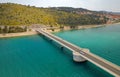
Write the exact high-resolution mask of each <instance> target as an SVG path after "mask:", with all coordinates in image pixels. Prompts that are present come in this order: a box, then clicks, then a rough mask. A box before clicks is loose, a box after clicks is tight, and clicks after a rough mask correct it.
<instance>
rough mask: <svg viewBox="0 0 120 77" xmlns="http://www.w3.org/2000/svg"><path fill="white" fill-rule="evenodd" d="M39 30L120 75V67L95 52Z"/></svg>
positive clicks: (113, 73)
mask: <svg viewBox="0 0 120 77" xmlns="http://www.w3.org/2000/svg"><path fill="white" fill-rule="evenodd" d="M36 31H37V32H39V33H41V34H42V35H44V36H46V37H48V38H50V39H52V40H55V41H57V42H59V43H60V44H62V45H64V46H66V47H67V48H69V49H71V50H72V51H76V52H79V53H80V54H81V55H82V57H84V58H85V59H87V60H89V61H90V62H92V63H94V64H95V65H97V66H99V67H100V68H102V69H104V70H105V71H107V72H109V73H111V74H112V75H114V76H116V77H120V67H119V66H117V65H115V64H113V63H111V62H109V61H107V60H105V59H103V58H101V57H99V56H96V55H95V54H93V53H90V52H84V51H82V50H81V49H80V48H78V47H77V46H75V45H73V44H70V43H68V42H67V41H64V40H63V39H61V38H59V37H57V36H55V35H52V34H50V33H47V32H45V31H43V30H40V29H39V30H36Z"/></svg>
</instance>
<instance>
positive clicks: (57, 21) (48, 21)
mask: <svg viewBox="0 0 120 77" xmlns="http://www.w3.org/2000/svg"><path fill="white" fill-rule="evenodd" d="M98 14H99V13H97V12H94V11H90V10H87V9H82V8H72V7H52V8H38V7H35V6H29V5H28V6H25V5H21V4H13V3H1V4H0V25H32V24H44V25H50V26H57V25H68V26H77V25H88V24H90V25H91V24H105V23H106V22H107V21H108V18H107V17H106V16H105V15H103V14H100V15H98Z"/></svg>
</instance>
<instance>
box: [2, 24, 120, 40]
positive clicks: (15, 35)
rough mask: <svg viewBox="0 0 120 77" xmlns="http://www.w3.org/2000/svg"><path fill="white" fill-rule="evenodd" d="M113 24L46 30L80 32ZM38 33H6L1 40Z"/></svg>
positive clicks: (50, 30)
mask: <svg viewBox="0 0 120 77" xmlns="http://www.w3.org/2000/svg"><path fill="white" fill-rule="evenodd" d="M114 24H120V23H114ZM110 25H112V24H101V25H81V26H77V27H76V28H70V26H65V27H64V29H63V30H61V29H60V28H57V29H54V31H52V29H49V30H46V31H47V32H50V33H55V32H60V31H67V30H73V29H74V30H80V29H89V28H98V27H104V26H110ZM36 34H37V32H36V31H34V30H32V31H28V32H21V33H6V34H0V38H9V37H20V36H29V35H36Z"/></svg>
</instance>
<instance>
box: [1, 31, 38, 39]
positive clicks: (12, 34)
mask: <svg viewBox="0 0 120 77" xmlns="http://www.w3.org/2000/svg"><path fill="white" fill-rule="evenodd" d="M35 34H37V32H35V31H29V32H21V33H7V34H0V38H9V37H20V36H29V35H35Z"/></svg>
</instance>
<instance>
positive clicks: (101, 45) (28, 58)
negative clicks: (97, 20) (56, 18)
mask: <svg viewBox="0 0 120 77" xmlns="http://www.w3.org/2000/svg"><path fill="white" fill-rule="evenodd" d="M55 35H57V36H59V37H61V38H63V39H65V40H68V41H70V42H72V43H74V44H76V45H78V46H81V47H85V48H89V49H90V50H91V52H93V53H95V54H97V55H99V56H101V57H103V58H105V59H107V60H109V61H111V62H113V63H115V64H117V65H120V41H119V39H120V26H119V25H115V26H108V27H101V28H94V29H86V30H72V31H64V32H59V33H55ZM0 77H113V76H112V75H110V74H108V73H107V72H105V71H103V70H102V69H100V68H98V67H97V66H95V65H94V64H92V63H90V62H85V63H75V62H74V61H73V60H72V54H71V53H70V52H69V51H61V50H60V49H59V48H58V47H56V46H55V45H54V44H51V42H50V41H48V40H46V39H45V38H43V37H42V36H39V35H33V36H25V37H16V38H4V39H0Z"/></svg>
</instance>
